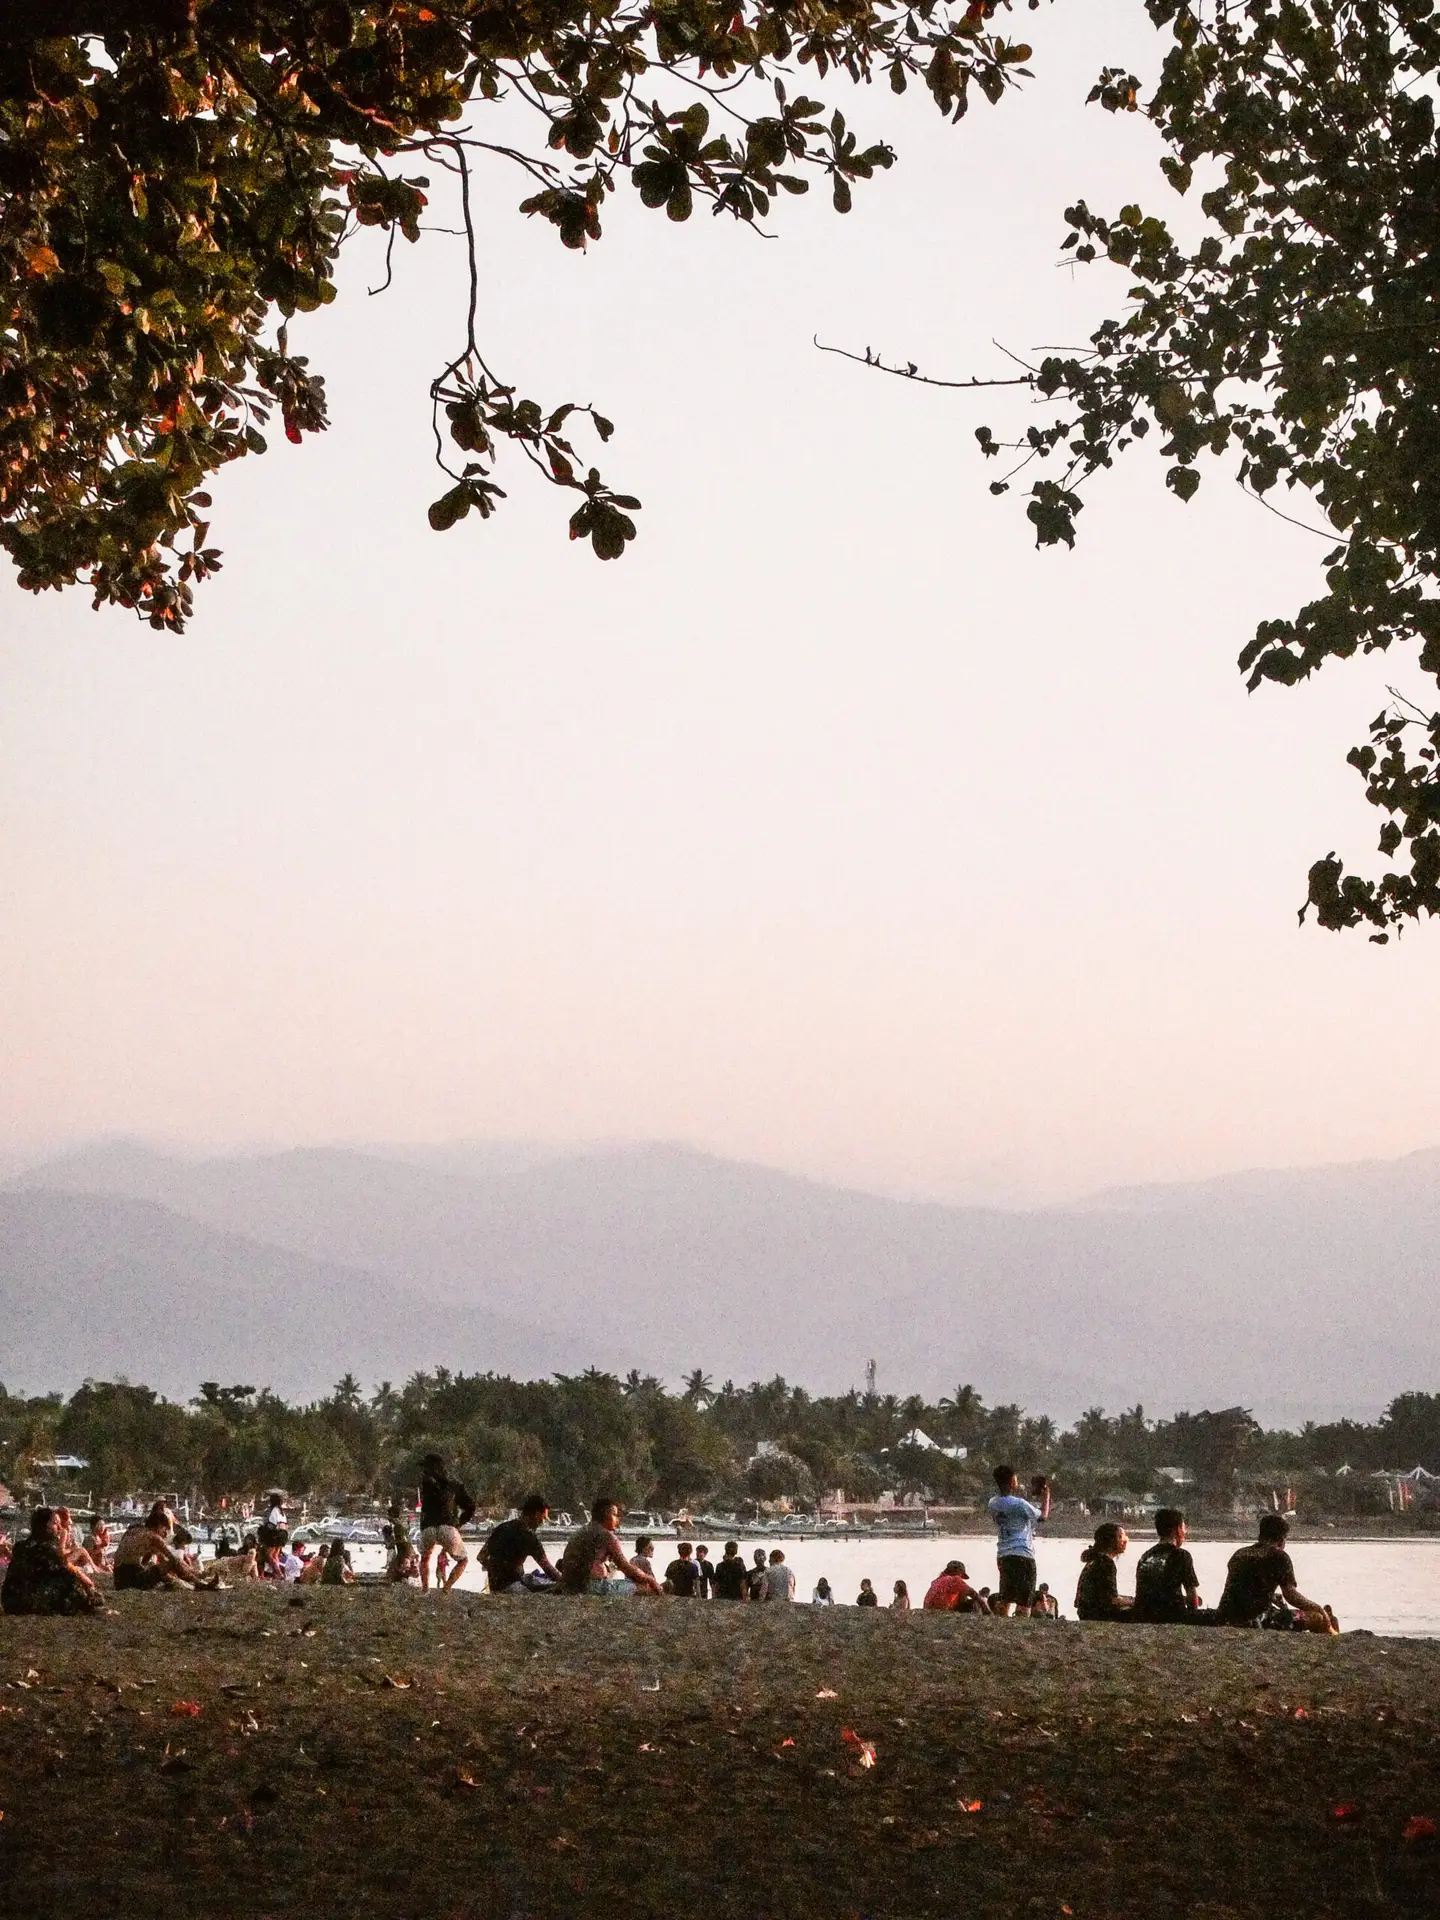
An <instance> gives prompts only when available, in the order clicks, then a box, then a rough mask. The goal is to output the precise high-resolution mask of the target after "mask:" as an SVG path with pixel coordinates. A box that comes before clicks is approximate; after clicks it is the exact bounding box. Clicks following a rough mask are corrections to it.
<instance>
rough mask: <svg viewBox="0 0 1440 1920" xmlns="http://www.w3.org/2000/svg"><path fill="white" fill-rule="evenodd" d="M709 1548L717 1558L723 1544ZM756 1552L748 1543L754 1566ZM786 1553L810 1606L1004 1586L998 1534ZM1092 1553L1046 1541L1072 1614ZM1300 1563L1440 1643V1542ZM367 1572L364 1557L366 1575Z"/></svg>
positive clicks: (1053, 1580) (1051, 1568)
mask: <svg viewBox="0 0 1440 1920" xmlns="http://www.w3.org/2000/svg"><path fill="white" fill-rule="evenodd" d="M1148 1541H1149V1536H1148V1535H1147V1536H1143V1537H1142V1536H1140V1535H1138V1534H1137V1535H1136V1536H1135V1538H1133V1539H1132V1541H1131V1544H1130V1550H1129V1552H1128V1553H1127V1554H1125V1556H1124V1557H1123V1559H1122V1560H1121V1561H1120V1591H1121V1592H1122V1593H1131V1592H1133V1591H1134V1587H1135V1574H1134V1567H1135V1561H1136V1560H1137V1559H1138V1558H1139V1556H1140V1554H1141V1553H1142V1552H1143V1551H1144V1549H1145V1547H1146V1545H1147V1544H1148ZM625 1544H626V1547H627V1548H628V1547H629V1546H630V1544H631V1543H630V1542H629V1541H628V1540H627V1541H626V1543H625ZM706 1544H707V1545H708V1546H709V1547H710V1550H711V1554H712V1556H713V1557H714V1558H716V1559H718V1558H719V1555H720V1551H721V1547H722V1545H723V1542H721V1541H707V1543H706ZM757 1544H758V1543H757V1542H755V1541H748V1542H747V1541H742V1542H741V1552H742V1554H743V1555H744V1557H745V1558H746V1560H749V1558H750V1556H751V1554H752V1553H753V1552H754V1549H755V1546H756V1545H757ZM778 1544H779V1545H780V1546H781V1547H782V1549H783V1550H784V1554H785V1559H786V1562H787V1563H788V1564H789V1565H790V1566H791V1567H793V1568H794V1569H795V1573H796V1576H797V1578H798V1580H799V1597H800V1598H801V1599H802V1600H808V1599H809V1598H810V1594H811V1592H812V1591H813V1589H814V1586H815V1582H816V1581H817V1580H818V1579H819V1577H820V1575H821V1574H824V1575H825V1576H826V1578H827V1579H828V1580H829V1582H830V1585H831V1586H832V1587H833V1588H834V1590H835V1595H836V1598H837V1600H838V1601H839V1602H840V1603H841V1604H842V1605H853V1604H854V1600H855V1596H856V1594H857V1593H858V1592H859V1591H860V1582H861V1580H862V1578H864V1577H866V1576H868V1577H869V1578H870V1579H871V1580H872V1581H873V1582H874V1583H875V1591H876V1593H878V1594H879V1596H880V1604H881V1605H882V1606H884V1605H886V1604H888V1602H889V1599H890V1594H891V1589H892V1587H893V1586H894V1584H895V1582H896V1581H897V1580H904V1581H906V1582H907V1584H908V1585H909V1588H910V1598H911V1600H912V1602H913V1603H914V1605H916V1606H919V1604H920V1602H921V1600H922V1599H923V1598H924V1594H925V1589H926V1587H927V1586H929V1584H930V1582H931V1580H933V1579H934V1577H935V1575H936V1574H937V1573H939V1572H940V1570H941V1568H942V1567H943V1566H944V1565H945V1562H946V1561H947V1560H963V1561H964V1563H965V1565H966V1567H967V1568H968V1569H969V1573H970V1578H971V1579H972V1580H973V1581H974V1582H975V1584H976V1586H981V1585H984V1586H990V1587H993V1586H994V1585H995V1581H996V1574H995V1541H994V1536H993V1535H985V1536H983V1537H981V1536H978V1535H977V1536H967V1537H965V1538H963V1539H930V1540H873V1541H872V1540H782V1541H780V1542H779V1543H778ZM1084 1544H1085V1543H1084V1542H1083V1541H1082V1540H1045V1539H1042V1540H1041V1542H1040V1546H1039V1551H1038V1565H1039V1569H1040V1578H1041V1579H1042V1580H1046V1581H1048V1582H1049V1584H1050V1588H1051V1590H1052V1592H1053V1593H1054V1594H1055V1596H1056V1598H1057V1599H1058V1600H1059V1602H1060V1607H1061V1611H1062V1612H1064V1613H1067V1614H1071V1615H1073V1613H1074V1606H1073V1604H1072V1603H1073V1601H1074V1597H1075V1582H1076V1580H1077V1579H1078V1578H1079V1577H1080V1553H1081V1549H1082V1547H1083V1546H1084ZM1237 1544H1238V1543H1237V1542H1235V1541H1233V1540H1228V1541H1226V1540H1218V1541H1204V1540H1201V1541H1192V1542H1191V1543H1190V1551H1191V1553H1192V1554H1193V1555H1194V1558H1195V1569H1196V1571H1197V1573H1198V1574H1199V1575H1200V1590H1201V1594H1202V1597H1203V1598H1204V1600H1205V1602H1206V1604H1207V1605H1208V1606H1213V1605H1214V1604H1215V1602H1216V1601H1217V1600H1218V1599H1219V1598H1220V1589H1221V1587H1222V1586H1223V1585H1224V1583H1225V1563H1226V1561H1227V1560H1228V1559H1229V1558H1230V1555H1231V1554H1232V1553H1233V1552H1234V1551H1235V1548H1236V1545H1237ZM549 1552H550V1556H551V1558H552V1559H558V1557H559V1553H560V1543H559V1542H558V1541H557V1542H551V1543H549ZM673 1553H674V1542H673V1541H666V1540H657V1541H656V1542H655V1559H656V1564H657V1566H658V1567H659V1569H660V1570H661V1571H662V1572H663V1571H664V1568H665V1564H666V1562H667V1561H668V1560H669V1559H671V1558H672V1557H673ZM471 1555H472V1558H471V1564H470V1566H469V1567H468V1568H467V1569H466V1572H465V1577H464V1580H463V1581H462V1583H461V1584H462V1585H464V1586H466V1587H478V1586H479V1585H480V1584H481V1582H480V1577H479V1573H478V1569H477V1568H476V1566H475V1562H474V1557H473V1556H474V1548H473V1546H472V1548H471ZM1291 1558H1292V1559H1293V1560H1294V1562H1295V1574H1296V1578H1297V1579H1298V1580H1299V1583H1300V1591H1301V1592H1302V1593H1303V1594H1306V1595H1307V1596H1308V1597H1309V1598H1310V1599H1312V1600H1318V1601H1322V1602H1323V1601H1328V1602H1329V1603H1330V1605H1331V1606H1332V1607H1334V1609H1335V1611H1336V1613H1337V1614H1338V1615H1339V1616H1340V1625H1341V1626H1342V1628H1344V1627H1368V1628H1369V1629H1370V1631H1371V1632H1372V1633H1399V1634H1415V1635H1423V1636H1425V1637H1426V1638H1437V1637H1440V1541H1431V1540H1405V1541H1391V1540H1375V1541H1369V1540H1326V1541H1319V1542H1315V1543H1313V1544H1312V1543H1311V1542H1309V1541H1304V1540H1302V1541H1298V1542H1296V1543H1295V1544H1294V1546H1293V1548H1292V1551H1291ZM361 1564H362V1563H361V1561H360V1559H359V1558H357V1559H356V1565H357V1567H358V1566H360V1565H361Z"/></svg>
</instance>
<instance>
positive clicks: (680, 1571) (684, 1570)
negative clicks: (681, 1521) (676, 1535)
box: [665, 1540, 704, 1600]
mask: <svg viewBox="0 0 1440 1920" xmlns="http://www.w3.org/2000/svg"><path fill="white" fill-rule="evenodd" d="M675 1554H676V1557H675V1559H673V1560H672V1561H671V1562H670V1564H669V1566H668V1567H666V1569H665V1591H666V1593H673V1594H674V1595H675V1596H676V1598H677V1599H680V1600H693V1599H695V1598H696V1596H697V1595H698V1594H699V1592H700V1589H701V1587H702V1585H703V1584H704V1582H703V1579H702V1577H701V1573H700V1562H699V1561H698V1560H697V1559H695V1558H694V1554H695V1548H694V1545H693V1544H692V1542H690V1541H689V1540H682V1541H681V1542H680V1544H679V1546H678V1547H677V1548H676V1549H675Z"/></svg>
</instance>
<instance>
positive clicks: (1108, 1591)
mask: <svg viewBox="0 0 1440 1920" xmlns="http://www.w3.org/2000/svg"><path fill="white" fill-rule="evenodd" d="M1129 1544H1130V1536H1129V1535H1128V1534H1127V1533H1126V1531H1125V1529H1124V1528H1123V1527H1122V1526H1119V1525H1118V1524H1117V1523H1116V1522H1115V1521H1114V1520H1102V1521H1101V1523H1100V1525H1099V1526H1098V1527H1097V1528H1096V1529H1095V1540H1094V1544H1093V1545H1092V1546H1088V1547H1086V1549H1085V1551H1084V1553H1082V1554H1081V1556H1080V1558H1081V1559H1082V1560H1083V1561H1084V1562H1085V1564H1084V1566H1083V1567H1082V1568H1081V1569H1080V1579H1079V1583H1078V1584H1077V1586H1076V1588H1075V1611H1076V1613H1077V1614H1078V1615H1079V1616H1080V1618H1081V1619H1082V1620H1128V1619H1129V1618H1130V1609H1131V1606H1132V1604H1133V1603H1132V1602H1131V1601H1130V1599H1129V1598H1128V1597H1125V1596H1122V1594H1121V1592H1120V1582H1119V1575H1118V1573H1117V1572H1116V1568H1115V1562H1116V1561H1117V1560H1118V1559H1119V1558H1120V1555H1121V1554H1122V1553H1124V1551H1125V1549H1126V1547H1128V1546H1129Z"/></svg>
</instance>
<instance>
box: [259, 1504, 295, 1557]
mask: <svg viewBox="0 0 1440 1920" xmlns="http://www.w3.org/2000/svg"><path fill="white" fill-rule="evenodd" d="M265 1499H266V1502H267V1505H266V1508H265V1518H264V1519H263V1520H262V1521H261V1522H260V1524H259V1526H258V1527H257V1528H256V1529H255V1542H256V1545H257V1546H258V1547H259V1549H260V1563H261V1566H262V1567H266V1566H267V1565H268V1564H270V1563H271V1562H272V1560H273V1561H274V1562H277V1563H278V1560H279V1557H280V1549H281V1547H283V1546H284V1545H285V1542H286V1541H287V1540H288V1539H289V1538H290V1529H289V1527H288V1525H287V1524H286V1520H285V1495H284V1494H283V1493H282V1492H281V1490H280V1488H279V1487H273V1488H272V1489H271V1490H270V1492H269V1493H267V1494H266V1496H265Z"/></svg>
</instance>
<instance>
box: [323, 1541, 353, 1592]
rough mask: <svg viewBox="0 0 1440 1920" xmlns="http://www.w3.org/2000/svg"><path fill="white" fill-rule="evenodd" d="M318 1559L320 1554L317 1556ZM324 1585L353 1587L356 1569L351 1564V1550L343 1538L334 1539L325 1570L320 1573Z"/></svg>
mask: <svg viewBox="0 0 1440 1920" xmlns="http://www.w3.org/2000/svg"><path fill="white" fill-rule="evenodd" d="M316 1557H317V1559H318V1557H319V1556H318V1555H317V1556H316ZM320 1584H321V1586H322V1587H353V1586H354V1584H355V1569H354V1568H353V1567H352V1566H351V1564H350V1551H349V1549H348V1548H347V1546H346V1545H345V1542H344V1541H343V1540H332V1541H331V1542H330V1552H329V1554H328V1555H327V1556H326V1559H325V1570H324V1572H323V1573H322V1574H321V1575H320Z"/></svg>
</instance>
